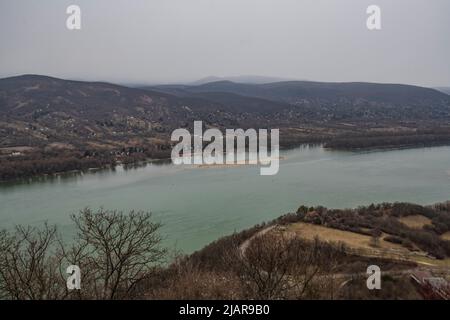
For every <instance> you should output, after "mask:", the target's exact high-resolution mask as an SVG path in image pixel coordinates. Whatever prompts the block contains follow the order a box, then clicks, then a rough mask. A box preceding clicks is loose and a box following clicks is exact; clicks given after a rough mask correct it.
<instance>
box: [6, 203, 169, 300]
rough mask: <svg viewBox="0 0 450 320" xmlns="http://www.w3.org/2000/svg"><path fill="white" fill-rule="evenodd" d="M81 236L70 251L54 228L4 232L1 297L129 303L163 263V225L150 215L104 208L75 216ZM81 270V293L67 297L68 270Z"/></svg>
mask: <svg viewBox="0 0 450 320" xmlns="http://www.w3.org/2000/svg"><path fill="white" fill-rule="evenodd" d="M72 220H73V221H74V222H75V226H76V229H77V236H76V238H75V239H74V240H72V241H71V243H70V245H69V246H66V245H64V244H63V242H62V241H61V239H60V237H59V236H58V233H57V230H56V227H50V226H48V225H47V224H45V226H44V228H42V229H38V228H31V227H28V228H24V227H20V226H19V227H16V229H15V232H10V231H6V230H2V231H0V256H1V259H0V298H4V299H20V300H25V299H32V300H35V299H70V298H71V299H119V298H121V299H127V298H133V297H134V296H135V294H136V292H135V291H134V289H135V288H136V285H137V284H138V283H139V282H140V281H141V280H142V279H144V278H145V277H147V276H149V274H150V273H151V272H152V271H153V270H154V268H156V267H157V266H159V265H160V264H161V262H162V261H163V258H164V256H165V254H166V250H165V249H163V248H161V247H160V243H161V237H160V236H159V234H158V231H159V229H160V227H161V224H159V223H155V222H153V221H152V219H151V214H150V213H147V212H134V211H131V212H130V213H128V214H124V213H123V212H118V211H107V210H103V209H100V210H99V211H98V212H93V211H92V210H90V209H84V210H82V211H81V212H80V213H79V214H78V215H73V216H72ZM69 265H77V266H79V267H80V270H81V290H74V291H71V292H69V291H68V289H67V286H66V278H67V276H68V275H67V274H66V273H65V271H66V268H67V266H69Z"/></svg>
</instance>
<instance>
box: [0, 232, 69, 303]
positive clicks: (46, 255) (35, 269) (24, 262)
mask: <svg viewBox="0 0 450 320" xmlns="http://www.w3.org/2000/svg"><path fill="white" fill-rule="evenodd" d="M57 241H58V235H57V231H56V227H50V226H49V225H47V224H45V225H44V227H43V228H42V229H38V228H35V227H27V228H25V227H21V226H18V227H16V228H15V230H14V231H6V230H2V231H0V256H1V259H0V297H1V298H2V299H19V300H26V299H28V300H38V299H61V298H63V297H64V296H65V292H66V291H65V282H64V281H62V279H61V278H60V277H59V274H60V272H59V269H60V264H59V260H58V258H57V257H56V255H55V250H56V245H57Z"/></svg>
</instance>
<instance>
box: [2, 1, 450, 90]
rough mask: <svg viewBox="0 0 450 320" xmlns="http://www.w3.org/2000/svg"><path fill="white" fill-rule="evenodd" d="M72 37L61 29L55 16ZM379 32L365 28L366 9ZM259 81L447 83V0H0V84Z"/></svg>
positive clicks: (449, 56) (449, 35) (449, 40)
mask: <svg viewBox="0 0 450 320" xmlns="http://www.w3.org/2000/svg"><path fill="white" fill-rule="evenodd" d="M70 4H77V5H79V6H80V7H81V10H82V29H81V30H79V31H69V30H68V29H67V28H66V19H67V15H66V8H67V7H68V6H69V5H70ZM371 4H377V5H379V6H380V7H381V10H382V16H381V18H382V30H380V31H369V30H368V29H367V28H366V19H367V14H366V8H367V7H368V5H371ZM29 73H33V74H44V75H52V76H57V77H62V78H70V79H82V80H104V81H110V82H118V83H136V84H137V83H155V82H158V83H169V82H184V81H193V80H196V79H199V78H202V77H206V76H211V75H214V76H235V75H263V76H274V77H285V78H295V79H307V80H317V81H339V82H340V81H371V82H389V83H407V84H417V85H424V86H450V1H449V0H370V1H367V0H71V1H66V0H39V1H29V0H0V77H6V76H11V75H18V74H29Z"/></svg>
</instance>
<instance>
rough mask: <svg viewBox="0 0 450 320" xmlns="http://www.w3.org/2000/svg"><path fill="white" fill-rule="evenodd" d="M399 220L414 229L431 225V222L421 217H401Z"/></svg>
mask: <svg viewBox="0 0 450 320" xmlns="http://www.w3.org/2000/svg"><path fill="white" fill-rule="evenodd" d="M398 220H399V221H400V222H401V223H403V224H405V225H407V226H408V227H410V228H413V229H422V228H423V226H425V225H427V224H429V225H431V220H430V219H428V218H427V217H424V216H421V215H412V216H406V217H401V218H399V219H398Z"/></svg>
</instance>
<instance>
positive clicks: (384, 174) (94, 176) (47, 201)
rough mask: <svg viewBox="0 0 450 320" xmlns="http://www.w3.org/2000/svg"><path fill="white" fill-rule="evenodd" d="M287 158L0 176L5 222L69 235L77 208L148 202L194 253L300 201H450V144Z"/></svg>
mask: <svg viewBox="0 0 450 320" xmlns="http://www.w3.org/2000/svg"><path fill="white" fill-rule="evenodd" d="M282 156H283V158H284V160H282V161H281V163H280V171H279V173H278V174H277V175H275V176H260V175H259V169H258V168H256V167H254V166H240V167H233V168H223V167H222V168H185V167H179V166H174V165H172V164H165V165H161V164H148V165H146V166H144V167H140V168H135V169H128V170H124V169H123V168H121V167H118V168H117V169H116V170H114V171H113V170H105V171H100V172H96V173H85V174H83V175H67V176H61V177H57V178H46V179H40V180H38V181H33V182H20V183H13V184H11V183H8V184H0V227H2V228H3V227H6V228H10V227H12V226H13V225H15V224H27V225H28V224H31V225H39V224H41V223H43V222H44V221H49V222H50V223H52V224H57V225H58V226H59V227H60V230H61V232H62V233H63V234H64V235H65V236H67V237H69V235H71V233H72V232H73V225H72V224H71V221H70V218H69V215H70V214H71V213H76V212H78V210H80V209H82V208H84V207H90V208H93V209H95V208H99V207H104V208H105V209H120V210H126V211H128V210H131V209H135V210H146V211H151V212H153V214H154V218H155V219H156V220H158V221H160V222H162V223H163V224H164V227H163V229H162V231H161V232H162V234H163V236H164V237H165V244H166V245H167V246H168V247H169V248H172V249H174V248H176V249H178V250H182V251H184V252H186V253H188V252H192V251H193V250H196V249H199V248H201V247H202V246H204V245H206V244H207V243H209V242H211V241H213V240H215V239H217V238H219V237H220V236H223V235H227V234H230V233H233V232H234V231H239V230H242V229H244V228H247V227H250V226H252V225H254V224H257V223H260V222H263V221H267V220H271V219H273V218H276V217H278V216H280V215H282V214H284V213H287V212H292V211H295V210H296V209H297V208H298V207H299V206H300V205H302V204H306V205H308V206H313V205H323V206H327V207H333V208H349V207H356V206H359V205H368V204H370V203H378V202H393V201H409V202H414V203H420V204H432V203H435V202H441V201H446V200H450V147H435V148H420V149H408V150H394V151H373V152H337V151H327V150H324V149H323V148H321V147H303V148H298V149H294V150H290V151H286V152H282Z"/></svg>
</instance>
